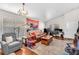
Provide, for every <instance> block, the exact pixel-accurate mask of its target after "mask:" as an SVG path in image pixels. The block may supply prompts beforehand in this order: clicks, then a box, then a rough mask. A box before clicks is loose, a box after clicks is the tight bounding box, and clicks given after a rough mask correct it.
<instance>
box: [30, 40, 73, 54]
mask: <svg viewBox="0 0 79 59" xmlns="http://www.w3.org/2000/svg"><path fill="white" fill-rule="evenodd" d="M70 42H72V40H58V39H54V40H53V41H52V42H51V43H50V44H49V45H48V46H46V45H44V44H41V42H39V43H37V44H36V46H35V47H34V48H32V49H31V48H29V49H31V50H32V51H33V52H35V53H37V54H38V55H66V52H65V51H64V49H65V47H66V43H70Z"/></svg>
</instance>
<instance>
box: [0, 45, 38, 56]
mask: <svg viewBox="0 0 79 59" xmlns="http://www.w3.org/2000/svg"><path fill="white" fill-rule="evenodd" d="M14 53H15V54H16V55H37V54H36V53H35V52H33V51H31V50H29V49H28V48H27V47H25V46H24V45H23V47H22V48H21V49H20V50H18V51H16V52H14ZM0 55H2V51H1V49H0Z"/></svg>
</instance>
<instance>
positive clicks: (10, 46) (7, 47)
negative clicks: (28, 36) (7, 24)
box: [1, 33, 22, 55]
mask: <svg viewBox="0 0 79 59" xmlns="http://www.w3.org/2000/svg"><path fill="white" fill-rule="evenodd" d="M9 36H12V39H13V41H12V42H10V43H7V42H6V37H9ZM21 47H22V41H21V40H17V39H16V34H15V33H5V34H3V35H2V41H1V48H2V52H3V54H5V55H7V54H10V53H12V52H14V51H16V50H18V49H20V48H21Z"/></svg>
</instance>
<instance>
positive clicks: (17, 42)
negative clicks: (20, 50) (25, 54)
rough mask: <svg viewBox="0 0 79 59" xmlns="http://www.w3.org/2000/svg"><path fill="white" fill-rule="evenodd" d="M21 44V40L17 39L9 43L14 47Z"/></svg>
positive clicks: (10, 46)
mask: <svg viewBox="0 0 79 59" xmlns="http://www.w3.org/2000/svg"><path fill="white" fill-rule="evenodd" d="M19 45H20V42H19V41H15V42H12V43H10V44H9V48H14V47H17V46H19Z"/></svg>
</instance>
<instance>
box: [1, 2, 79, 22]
mask: <svg viewBox="0 0 79 59" xmlns="http://www.w3.org/2000/svg"><path fill="white" fill-rule="evenodd" d="M21 7H22V5H21V3H0V9H4V10H7V11H10V12H13V13H17V11H18V10H19V8H21ZM78 7H79V4H78V3H26V9H27V10H28V15H29V16H30V17H33V18H37V19H40V20H43V21H46V20H49V19H53V18H55V17H58V16H60V15H63V14H64V13H66V12H68V11H70V10H72V9H75V8H78Z"/></svg>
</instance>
